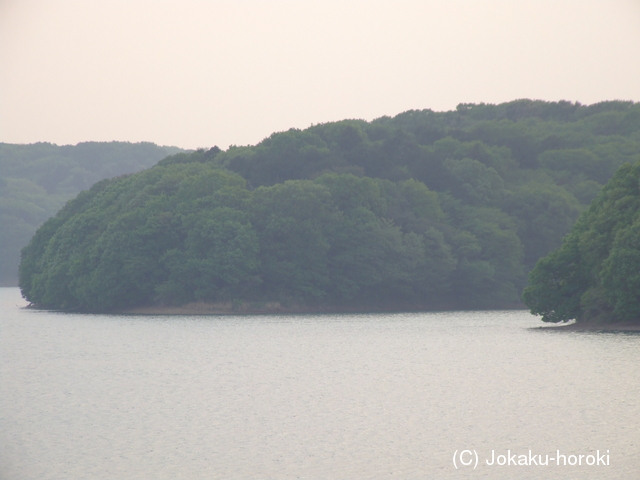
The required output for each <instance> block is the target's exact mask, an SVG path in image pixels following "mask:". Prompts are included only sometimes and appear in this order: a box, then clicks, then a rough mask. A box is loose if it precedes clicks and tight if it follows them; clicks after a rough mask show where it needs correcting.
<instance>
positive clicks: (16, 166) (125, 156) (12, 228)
mask: <svg viewBox="0 0 640 480" xmlns="http://www.w3.org/2000/svg"><path fill="white" fill-rule="evenodd" d="M179 151H183V150H182V149H179V148H176V147H159V146H157V145H154V144H153V143H134V144H132V143H126V142H109V143H107V142H85V143H79V144H78V145H63V146H58V145H54V144H51V143H36V144H30V145H15V144H8V143H0V222H1V225H2V228H1V229H0V285H16V284H17V281H18V264H19V262H20V250H21V249H22V247H24V246H25V245H26V244H27V243H28V242H29V239H30V238H31V237H32V236H33V234H34V233H35V231H36V229H37V228H38V227H39V226H40V225H41V224H42V223H43V222H44V221H45V220H46V219H47V218H49V217H51V216H52V215H55V213H56V212H57V211H58V210H60V208H61V207H62V206H63V205H64V204H65V202H66V201H67V200H69V199H71V198H73V197H75V196H76V195H77V194H78V193H79V192H80V191H82V190H86V189H88V188H89V187H91V185H93V184H94V183H96V182H97V181H99V180H102V179H104V178H109V177H114V176H118V175H123V174H126V173H133V172H137V171H140V170H143V169H145V168H149V167H151V166H152V165H155V164H156V163H157V162H158V160H160V159H162V158H164V157H166V156H167V155H170V154H174V153H177V152H179Z"/></svg>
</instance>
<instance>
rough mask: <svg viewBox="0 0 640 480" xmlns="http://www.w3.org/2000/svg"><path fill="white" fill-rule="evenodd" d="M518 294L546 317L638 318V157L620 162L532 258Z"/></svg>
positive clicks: (596, 320)
mask: <svg viewBox="0 0 640 480" xmlns="http://www.w3.org/2000/svg"><path fill="white" fill-rule="evenodd" d="M523 297H524V300H525V302H526V303H527V305H529V306H530V307H531V312H532V313H534V314H537V315H543V318H542V319H543V320H544V321H547V322H563V321H568V320H574V319H575V320H577V321H579V322H583V323H589V322H591V323H611V322H619V321H622V322H640V162H639V163H636V164H635V165H633V166H632V165H624V166H623V167H622V168H620V170H619V171H618V172H617V173H616V175H615V176H614V177H613V179H612V180H611V181H610V182H609V183H607V185H605V187H604V188H603V189H602V192H601V193H600V194H599V195H598V197H597V198H596V199H595V200H594V202H593V204H592V205H591V207H590V208H589V210H587V211H586V212H584V213H583V214H582V216H581V217H580V219H579V220H578V222H577V223H576V225H575V226H574V227H573V229H572V230H571V232H570V233H569V235H567V236H566V237H565V239H564V241H563V243H562V246H561V247H560V248H559V249H558V250H556V251H554V252H552V253H551V254H549V255H548V256H546V257H544V258H543V259H541V260H540V261H539V262H538V264H537V265H536V267H535V269H534V270H533V271H532V272H531V275H530V280H529V286H528V287H527V288H526V289H525V291H524V296H523Z"/></svg>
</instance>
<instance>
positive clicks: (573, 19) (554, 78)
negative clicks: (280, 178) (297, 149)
mask: <svg viewBox="0 0 640 480" xmlns="http://www.w3.org/2000/svg"><path fill="white" fill-rule="evenodd" d="M516 98H536V99H543V100H561V99H566V100H573V101H575V100H578V101H580V102H582V103H594V102H598V101H601V100H611V99H624V100H635V101H640V0H415V1H411V0H393V1H386V0H385V1H376V0H366V1H360V0H339V1H336V0H295V1H294V0H290V1H283V0H234V1H222V0H209V1H207V0H0V142H9V143H32V142H37V141H48V142H53V143H58V144H68V143H72V144H74V143H77V142H80V141H89V140H98V141H109V140H126V141H151V142H156V143H159V144H162V145H176V146H181V147H185V148H196V147H210V146H212V145H214V144H217V145H218V146H220V147H222V148H226V147H227V146H228V145H230V144H236V145H244V144H253V143H256V142H258V141H260V140H261V139H263V138H264V137H266V136H268V135H270V134H271V133H272V132H274V131H280V130H286V129H288V128H291V127H298V128H306V127H308V126H309V125H311V124H312V123H321V122H327V121H333V120H341V119H344V118H363V119H366V120H371V119H373V118H376V117H379V116H382V115H395V114H397V113H400V112H402V111H405V110H409V109H422V108H431V109H434V110H449V109H453V108H455V106H456V105H457V104H458V103H461V102H465V103H466V102H475V103H478V102H487V103H498V102H503V101H508V100H513V99H516Z"/></svg>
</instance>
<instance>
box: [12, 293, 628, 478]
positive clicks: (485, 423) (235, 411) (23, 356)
mask: <svg viewBox="0 0 640 480" xmlns="http://www.w3.org/2000/svg"><path fill="white" fill-rule="evenodd" d="M23 305H24V301H23V300H22V299H21V298H20V295H19V292H18V290H17V289H10V288H5V289H0V307H1V314H0V315H1V318H0V348H1V350H0V367H1V370H0V375H1V377H0V379H1V383H0V394H1V395H0V415H1V417H0V421H1V425H0V427H1V430H0V462H1V463H0V478H2V479H6V480H9V479H11V480H13V479H20V480H29V479H34V480H35V479H37V480H46V479H55V480H62V479H119V480H120V479H124V480H127V479H190V480H195V479H205V478H206V479H263V478H264V479H267V478H274V479H298V478H300V479H369V478H371V479H386V478H399V479H405V478H406V479H448V478H474V479H475V478H490V479H520V478H526V479H534V478H535V479H539V478H547V479H566V478H573V479H625V480H628V479H632V478H638V475H639V473H638V472H640V361H639V360H640V335H634V334H623V333H606V334H605V333H570V332H548V331H539V330H538V331H536V330H532V329H531V327H537V326H539V325H541V322H540V321H539V319H537V318H535V317H533V316H531V315H529V314H528V313H527V312H525V311H483V312H447V313H418V314H416V313H411V314H375V315H374V314H363V315H286V316H272V315H264V316H115V315H77V314H62V313H53V312H44V311H32V310H26V309H24V308H20V307H21V306H23ZM456 450H457V451H458V452H459V454H460V453H461V452H462V451H464V450H469V452H465V453H464V454H462V457H459V456H458V457H456V458H457V465H458V467H459V469H456V467H455V466H454V464H453V458H454V452H455V451H456ZM507 450H511V454H512V455H513V454H516V455H521V454H522V455H524V454H527V455H529V450H531V454H532V455H534V460H536V461H537V459H536V457H535V455H541V456H542V458H541V459H540V461H544V460H543V459H544V456H545V455H548V456H549V457H550V458H555V456H556V455H557V451H558V450H559V451H560V454H561V455H565V456H566V457H567V460H566V463H567V464H566V465H563V464H562V460H559V462H560V463H561V465H560V466H558V465H555V464H554V463H553V462H548V463H549V465H548V466H541V465H537V466H536V465H530V466H527V465H513V464H511V465H504V466H498V465H496V464H494V465H488V464H487V460H488V461H491V456H492V451H493V452H494V453H493V455H495V456H498V455H506V454H507ZM598 450H599V451H600V455H601V458H600V462H601V464H600V465H591V466H589V465H586V464H585V463H586V462H587V461H588V460H589V461H591V460H594V459H595V458H596V455H597V451H598ZM474 451H475V453H477V454H478V460H479V461H478V465H477V467H476V468H475V469H474V468H473V467H474V464H475V457H474V456H475V453H474ZM607 451H608V452H609V453H608V455H609V456H608V457H606V458H605V457H603V456H602V455H604V454H605V453H606V452H607ZM572 455H575V457H572ZM579 455H584V457H583V458H582V460H581V462H582V466H580V465H575V466H571V465H569V463H570V462H571V461H574V460H575V461H578V460H579ZM589 455H592V456H591V457H589ZM503 458H507V457H506V456H505V457H503ZM460 460H462V463H469V462H470V461H471V463H472V464H471V465H469V466H464V465H462V463H461V462H460ZM605 461H607V463H608V465H602V463H603V462H605ZM527 462H528V460H527ZM508 463H509V462H508Z"/></svg>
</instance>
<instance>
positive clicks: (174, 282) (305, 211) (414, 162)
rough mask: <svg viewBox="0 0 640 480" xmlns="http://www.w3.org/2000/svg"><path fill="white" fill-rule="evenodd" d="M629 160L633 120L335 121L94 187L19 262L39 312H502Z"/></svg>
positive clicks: (576, 111) (538, 106)
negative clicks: (217, 306)
mask: <svg viewBox="0 0 640 480" xmlns="http://www.w3.org/2000/svg"><path fill="white" fill-rule="evenodd" d="M639 158H640V104H635V103H633V102H617V101H616V102H603V103H600V104H595V105H590V106H585V105H580V104H578V103H571V102H541V101H531V100H518V101H514V102H510V103H506V104H501V105H485V104H480V105H460V106H458V108H457V109H456V110H455V111H451V112H440V113H438V112H432V111H430V110H423V111H409V112H405V113H403V114H400V115H398V116H396V117H393V118H390V117H383V118H380V119H377V120H374V121H372V122H365V121H359V120H345V121H341V122H334V123H327V124H321V125H315V126H312V127H310V128H307V129H305V130H296V129H292V130H289V131H287V132H281V133H276V134H273V135H271V136H270V137H268V138H266V139H265V140H263V141H262V142H260V143H259V144H257V145H255V146H247V147H236V146H232V147H230V148H229V149H227V150H226V151H220V150H219V149H218V148H215V147H214V148H212V149H210V150H208V151H204V150H201V151H197V152H194V153H191V154H185V153H181V154H177V155H173V156H170V157H167V158H166V159H164V160H162V161H160V163H159V164H158V165H156V166H155V167H153V168H151V169H149V170H146V171H143V172H140V173H137V174H133V175H129V176H125V177H119V178H114V179H111V180H104V181H102V182H99V183H98V184H96V185H94V186H93V187H92V188H91V189H90V190H88V191H85V192H82V193H81V194H80V195H79V196H78V197H77V198H76V199H75V200H73V201H71V202H69V203H68V204H67V205H66V206H65V207H64V208H63V209H62V210H61V211H60V212H59V213H58V214H57V215H56V216H55V217H53V218H52V219H50V220H48V221H47V222H46V223H45V224H44V225H43V226H42V227H41V228H40V229H39V230H38V232H37V233H36V235H35V236H34V237H33V239H32V241H31V243H30V244H29V245H28V246H27V247H26V248H25V249H24V250H23V254H22V264H21V267H20V286H21V288H22V292H23V295H24V296H25V298H27V299H28V300H29V301H31V302H32V303H34V304H36V305H38V306H42V307H47V308H64V309H76V310H82V311H109V310H118V309H127V308H131V307H135V306H140V305H183V304H187V303H190V302H199V301H203V302H227V303H229V304H232V305H256V306H258V305H260V304H265V303H267V302H279V303H280V304H282V305H289V306H298V307H301V308H309V309H322V308H332V309H339V308H344V309H347V308H349V309H351V308H489V307H492V308H500V307H506V306H512V305H515V304H516V303H517V302H518V301H519V297H520V292H521V291H522V288H524V286H525V285H526V278H527V273H528V272H529V271H530V270H531V269H532V268H533V266H534V265H535V264H536V262H537V261H538V260H539V259H540V258H541V257H543V256H544V255H546V254H548V253H549V252H551V251H553V250H554V249H556V248H558V247H559V246H560V245H561V243H562V238H563V237H564V236H565V234H566V233H567V232H569V230H570V228H571V226H572V225H573V224H574V222H575V220H576V219H577V218H578V216H579V215H580V213H581V212H582V211H584V210H585V209H586V208H587V207H588V205H589V203H590V202H591V201H592V200H593V199H594V198H595V197H596V196H597V195H598V192H599V191H600V189H601V187H602V185H603V184H605V183H606V182H607V181H608V180H609V179H610V178H611V176H612V175H613V173H614V172H615V171H616V169H618V167H620V165H623V164H625V163H628V162H635V161H637V160H638V159H639Z"/></svg>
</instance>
